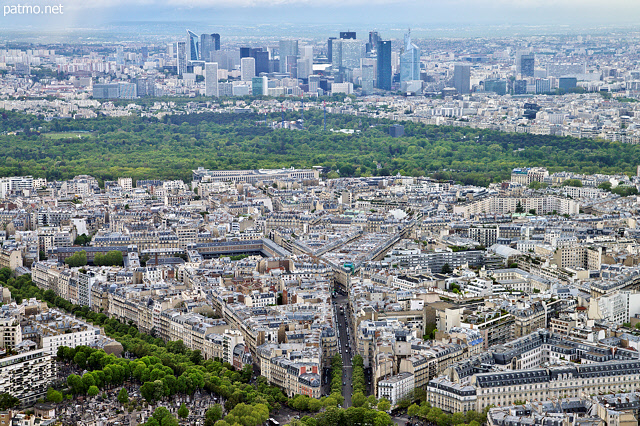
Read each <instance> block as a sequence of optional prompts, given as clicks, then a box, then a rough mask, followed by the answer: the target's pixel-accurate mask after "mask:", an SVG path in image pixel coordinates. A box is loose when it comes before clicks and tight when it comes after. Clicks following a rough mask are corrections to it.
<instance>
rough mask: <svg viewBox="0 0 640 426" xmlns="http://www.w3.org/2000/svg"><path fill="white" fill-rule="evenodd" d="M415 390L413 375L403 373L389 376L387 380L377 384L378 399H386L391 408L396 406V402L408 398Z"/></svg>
mask: <svg viewBox="0 0 640 426" xmlns="http://www.w3.org/2000/svg"><path fill="white" fill-rule="evenodd" d="M415 388H416V384H415V377H414V376H413V374H411V373H408V372H403V373H399V374H396V375H395V376H391V377H389V378H388V379H384V380H380V381H379V382H378V394H377V395H376V396H377V397H378V399H382V398H385V399H387V400H388V401H389V402H390V403H391V406H392V407H395V406H396V405H398V402H399V401H400V400H401V399H403V398H405V397H407V396H409V395H410V394H411V392H413V390H414V389H415Z"/></svg>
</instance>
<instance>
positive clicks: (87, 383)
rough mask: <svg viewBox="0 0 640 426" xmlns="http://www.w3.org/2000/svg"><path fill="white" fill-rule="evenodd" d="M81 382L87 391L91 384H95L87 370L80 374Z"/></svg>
mask: <svg viewBox="0 0 640 426" xmlns="http://www.w3.org/2000/svg"><path fill="white" fill-rule="evenodd" d="M82 384H83V385H84V388H85V389H87V391H88V390H89V388H90V387H91V386H95V385H96V379H95V378H94V377H93V374H91V373H89V372H87V373H84V374H83V376H82Z"/></svg>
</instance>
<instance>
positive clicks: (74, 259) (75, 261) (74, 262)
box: [64, 250, 87, 268]
mask: <svg viewBox="0 0 640 426" xmlns="http://www.w3.org/2000/svg"><path fill="white" fill-rule="evenodd" d="M64 263H66V264H67V265H69V266H70V267H72V268H75V267H78V266H85V265H86V264H87V252H86V251H84V250H80V251H78V252H75V253H74V254H73V255H71V256H69V257H67V258H66V259H65V261H64Z"/></svg>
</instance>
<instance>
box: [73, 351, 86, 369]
mask: <svg viewBox="0 0 640 426" xmlns="http://www.w3.org/2000/svg"><path fill="white" fill-rule="evenodd" d="M73 362H75V363H76V364H77V365H78V367H80V368H83V369H84V368H86V367H87V354H86V353H84V352H82V351H80V352H77V353H76V354H75V356H74V357H73Z"/></svg>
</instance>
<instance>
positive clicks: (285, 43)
mask: <svg viewBox="0 0 640 426" xmlns="http://www.w3.org/2000/svg"><path fill="white" fill-rule="evenodd" d="M279 48H280V73H282V74H290V73H291V68H292V67H296V65H297V60H298V40H280V43H279ZM291 57H293V58H295V60H293V62H292V61H291Z"/></svg>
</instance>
